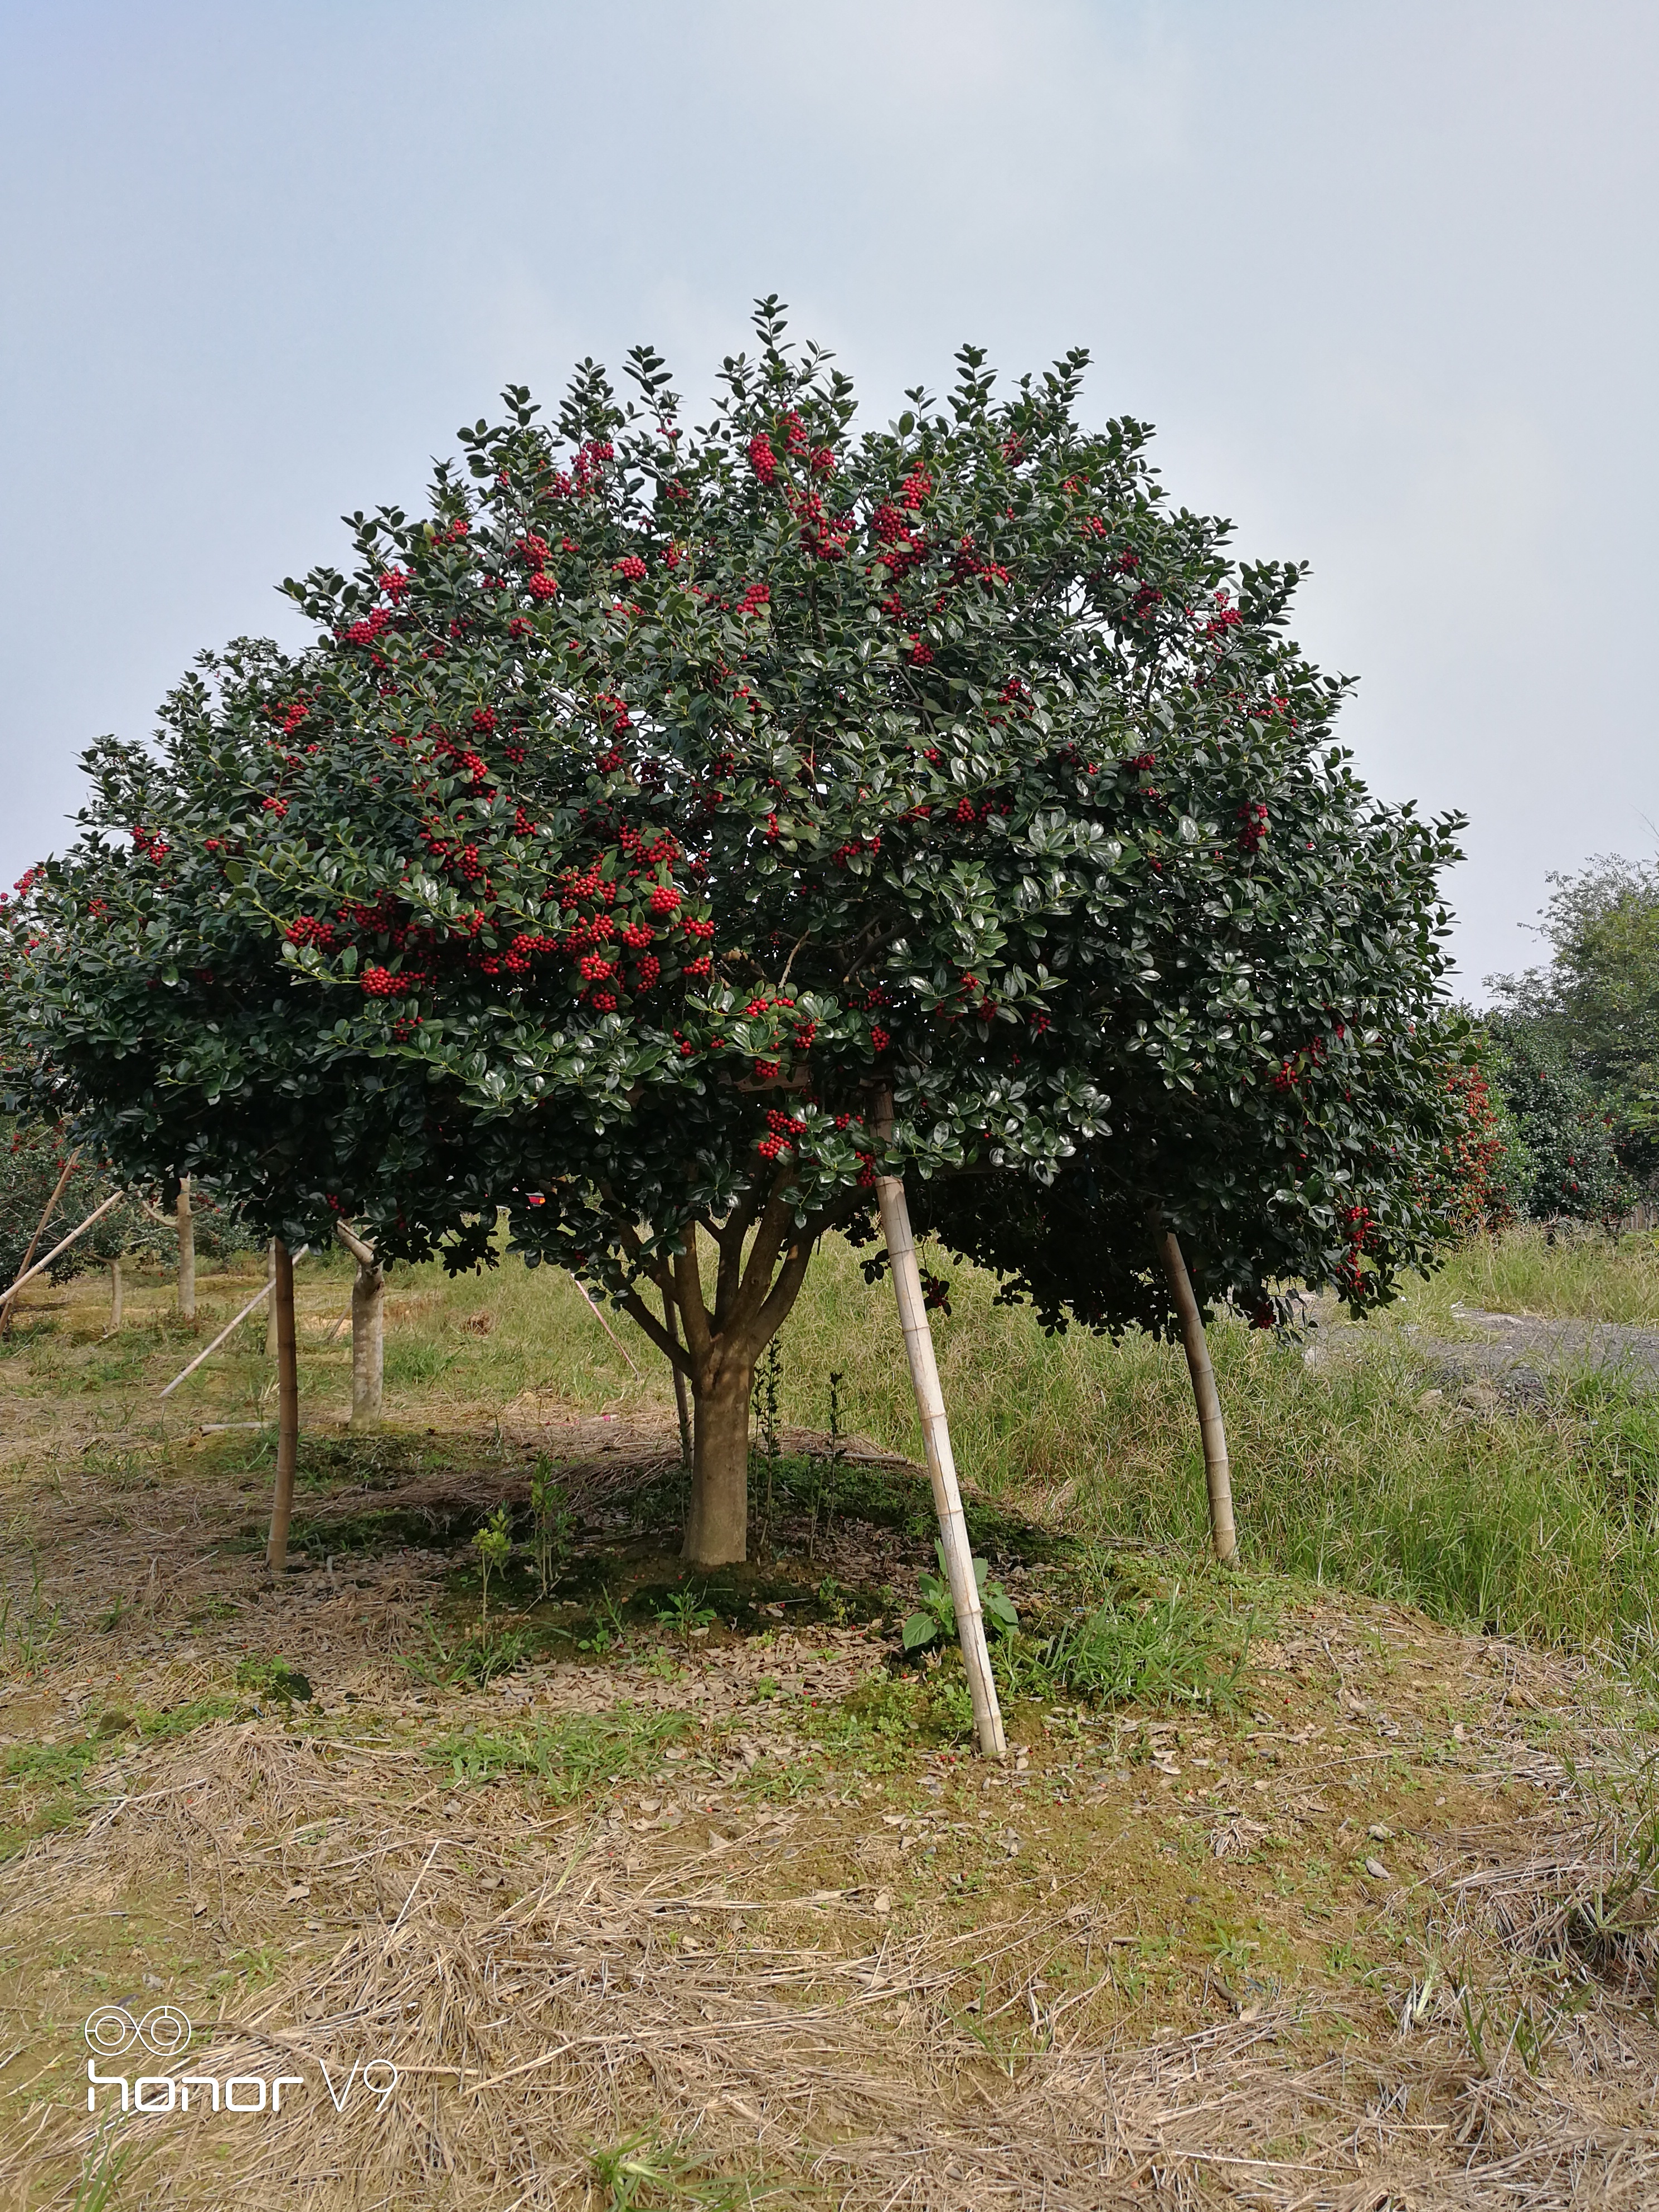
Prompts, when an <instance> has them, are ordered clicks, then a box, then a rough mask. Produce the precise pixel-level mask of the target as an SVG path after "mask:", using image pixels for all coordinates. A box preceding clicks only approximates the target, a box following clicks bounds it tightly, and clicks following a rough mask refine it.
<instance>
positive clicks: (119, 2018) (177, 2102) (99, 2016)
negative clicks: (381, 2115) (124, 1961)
mask: <svg viewBox="0 0 1659 2212" xmlns="http://www.w3.org/2000/svg"><path fill="white" fill-rule="evenodd" d="M193 2033H194V2031H193V2029H192V2028H191V2024H190V2022H189V2021H188V2020H187V2019H186V2018H185V2015H184V2014H183V2013H181V2012H180V2011H179V2008H178V2007H177V2006H176V2005H157V2006H156V2007H155V2008H154V2010H153V2011H150V2012H147V2013H146V2014H145V2015H144V2016H143V2019H142V2020H136V2019H135V2018H134V2017H133V2015H131V2013H130V2012H129V2011H128V2010H127V2008H126V2007H125V2005H100V2006H99V2007H98V2008H97V2010H96V2011H95V2012H93V2013H89V2014H88V2016H87V2022H86V2026H85V2027H84V2028H83V2029H82V2034H83V2035H84V2037H85V2039H86V2045H87V2048H88V2051H91V2052H92V2053H93V2054H94V2055H93V2056H92V2057H90V2058H88V2061H87V2110H88V2112H96V2111H97V2109H98V2093H99V2091H100V2089H115V2090H118V2091H119V2092H120V2097H121V2110H122V2111H123V2112H143V2113H145V2114H147V2115H149V2116H150V2117H151V2118H156V2117H159V2116H160V2115H161V2114H162V2113H165V2112H189V2110H190V2108H191V2106H190V2099H191V2091H192V2090H194V2091H195V2092H196V2101H197V2109H198V2110H199V2109H200V2107H201V2106H202V2104H203V2103H204V2101H205V2102H208V2103H210V2105H211V2106H212V2108H213V2110H214V2111H215V2112H219V2111H224V2112H281V2111H282V2109H283V2090H284V2089H303V2088H304V2087H306V2077H305V2075H303V2074H276V2075H264V2074H231V2075H226V2076H223V2077H221V2076H219V2075H213V2074H183V2075H181V2074H178V2073H167V2074H140V2075H137V2077H136V2078H134V2077H132V2076H131V2075H126V2074H100V2072H99V2071H98V2061H99V2060H100V2058H101V2059H103V2060H105V2061H106V2062H107V2061H108V2060H109V2059H112V2058H119V2057H123V2056H124V2055H125V2053H126V2052H127V2051H131V2050H133V2049H134V2047H135V2046H137V2048H138V2049H139V2050H141V2051H147V2052H149V2055H150V2056H151V2057H155V2058H163V2059H168V2058H170V2059H175V2060H176V2059H179V2058H182V2057H184V2056H185V2052H186V2051H188V2050H189V2049H190V2044H191V2035H192V2034H193ZM316 2064H317V2069H318V2071H319V2073H320V2074H321V2075H322V2077H323V2083H324V2086H325V2088H326V2089H327V2091H328V2093H329V2097H330V2099H331V2102H332V2104H333V2106H334V2109H335V2111H336V2112H344V2110H345V2108H346V2103H347V2100H348V2099H349V2097H350V2095H351V2092H352V2090H353V2088H354V2087H356V2086H357V2085H358V2084H359V2083H360V2082H361V2084H362V2087H363V2088H364V2089H366V2090H367V2091H368V2093H369V2095H370V2096H371V2097H374V2098H377V2099H378V2100H380V2106H381V2108H382V2109H383V2110H384V2108H385V2106H386V2099H387V2098H388V2097H389V2096H390V2095H391V2094H392V2091H393V2090H394V2089H395V2088H396V2087H397V2086H398V2069H397V2068H396V2067H395V2066H394V2065H393V2064H392V2061H391V2060H390V2059H389V2058H371V2059H370V2060H369V2062H368V2064H367V2065H364V2064H363V2063H362V2060H361V2059H359V2060H355V2061H354V2062H353V2064H352V2068H351V2071H350V2072H349V2074H348V2075H346V2077H345V2080H344V2081H343V2083H342V2084H341V2085H340V2087H338V2088H336V2087H335V2085H334V2078H333V2076H332V2075H331V2074H330V2072H329V2070H328V2069H327V2067H326V2066H325V2065H324V2064H323V2063H322V2061H321V2060H320V2059H319V2060H318V2061H317V2062H316ZM221 2100H222V2101H221Z"/></svg>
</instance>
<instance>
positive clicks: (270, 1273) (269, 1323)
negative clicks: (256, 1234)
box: [265, 1237, 276, 1359]
mask: <svg viewBox="0 0 1659 2212" xmlns="http://www.w3.org/2000/svg"><path fill="white" fill-rule="evenodd" d="M265 1290H266V1292H267V1294H268V1295H269V1297H270V1304H269V1305H268V1306H267V1307H266V1308H265V1358H267V1359H275V1358H276V1237H272V1238H271V1240H270V1244H269V1245H268V1246H267V1247H266V1249H265Z"/></svg>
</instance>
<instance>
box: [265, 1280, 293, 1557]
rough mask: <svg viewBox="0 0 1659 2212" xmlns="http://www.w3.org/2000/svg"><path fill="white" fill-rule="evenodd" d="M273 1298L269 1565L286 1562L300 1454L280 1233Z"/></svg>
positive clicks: (288, 1283)
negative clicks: (272, 1472)
mask: <svg viewBox="0 0 1659 2212" xmlns="http://www.w3.org/2000/svg"><path fill="white" fill-rule="evenodd" d="M270 1255H271V1262H272V1266H273V1268H274V1270H275V1273H274V1276H273V1279H272V1282H271V1291H270V1303H271V1308H272V1310H273V1312H274V1313H275V1315H276V1492H275V1494H274V1495H273V1497H272V1498H271V1504H270V1542H269V1544H267V1545H266V1547H265V1565H266V1566H267V1567H268V1568H269V1569H270V1572H271V1573H272V1574H273V1575H280V1574H282V1573H283V1572H284V1571H286V1569H287V1566H288V1524H289V1522H290V1521H291V1520H292V1519H293V1517H294V1468H295V1462H297V1460H298V1458H299V1455H300V1363H299V1358H298V1354H297V1352H296V1349H295V1334H294V1261H293V1257H292V1255H291V1254H290V1253H289V1249H288V1247H287V1245H286V1244H284V1243H283V1241H282V1239H281V1237H275V1238H273V1239H272V1241H271V1247H270Z"/></svg>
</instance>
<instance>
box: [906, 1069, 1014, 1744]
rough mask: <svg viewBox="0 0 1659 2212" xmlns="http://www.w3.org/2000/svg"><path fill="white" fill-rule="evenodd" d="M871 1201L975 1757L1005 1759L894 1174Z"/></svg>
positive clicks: (917, 1274) (946, 1430) (928, 1334)
mask: <svg viewBox="0 0 1659 2212" xmlns="http://www.w3.org/2000/svg"><path fill="white" fill-rule="evenodd" d="M876 1131H877V1133H878V1135H879V1136H882V1137H884V1138H885V1137H890V1136H891V1134H892V1131H893V1101H892V1097H891V1095H890V1094H884V1096H883V1097H880V1098H878V1101H877V1102H876ZM876 1201H877V1204H878V1206H879V1207H880V1209H881V1226H882V1232H883V1234H884V1236H885V1237H886V1239H887V1257H888V1260H889V1262H890V1265H891V1267H892V1270H893V1289H894V1291H895V1292H896V1296H897V1298H898V1310H899V1323H900V1326H901V1327H902V1329H903V1331H904V1349H905V1352H906V1355H907V1356H908V1359H909V1362H910V1381H911V1383H912V1385H913V1386H914V1388H915V1394H916V1411H917V1413H919V1414H920V1416H921V1440H922V1443H923V1445H924V1446H925V1448H926V1450H927V1478H928V1480H929V1481H930V1482H931V1483H932V1485H933V1507H934V1510H935V1511H936V1512H937V1513H938V1515H939V1537H940V1542H941V1546H942V1548H943V1550H944V1553H945V1572H946V1574H947V1575H948V1576H949V1577H950V1582H951V1603H952V1604H953V1605H954V1606H955V1607H956V1614H957V1635H958V1637H959V1638H961V1641H962V1661H963V1666H964V1667H965V1668H967V1670H968V1688H969V1692H970V1694H971V1696H972V1698H973V1700H974V1734H975V1740H976V1741H977V1742H978V1745H979V1748H980V1753H981V1756H982V1757H984V1758H986V1759H1006V1757H1007V1755H1008V1743H1007V1739H1006V1736H1005V1735H1004V1734H1003V1729H1002V1711H1001V1708H1000V1705H998V1703H997V1688H996V1684H995V1682H994V1680H992V1676H991V1654H990V1650H989V1647H988V1646H987V1644H986V1641H985V1615H984V1613H983V1612H982V1611H981V1607H980V1601H979V1584H978V1583H977V1581H976V1580H975V1576H974V1554H973V1547H972V1546H971V1545H970V1544H969V1541H968V1522H967V1520H966V1517H965V1516H964V1515H963V1510H962V1492H961V1490H960V1488H959V1487H958V1486H957V1466H956V1461H955V1459H954V1458H953V1457H952V1456H951V1431H950V1426H949V1424H948V1423H947V1421H946V1420H945V1395H944V1393H943V1391H941V1389H939V1367H938V1364H937V1363H936V1361H935V1360H934V1358H933V1331H932V1329H930V1328H929V1327H928V1325H927V1305H926V1304H925V1303H924V1301H923V1298H922V1295H921V1270H920V1268H919V1267H917V1265H916V1243H915V1237H913V1236H912V1235H911V1233H910V1209H909V1207H908V1206H907V1205H906V1203H905V1198H904V1185H903V1183H902V1182H901V1181H900V1180H899V1178H898V1177H897V1176H878V1177H877V1178H876Z"/></svg>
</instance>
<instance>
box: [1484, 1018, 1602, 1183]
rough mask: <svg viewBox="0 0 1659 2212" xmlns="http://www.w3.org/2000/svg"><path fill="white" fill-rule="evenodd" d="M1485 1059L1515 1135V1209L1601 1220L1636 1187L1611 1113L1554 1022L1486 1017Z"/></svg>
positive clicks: (1493, 1084)
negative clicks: (1575, 1061) (1487, 1041)
mask: <svg viewBox="0 0 1659 2212" xmlns="http://www.w3.org/2000/svg"><path fill="white" fill-rule="evenodd" d="M1486 1034H1487V1037H1488V1039H1489V1046H1488V1051H1487V1054H1486V1065H1487V1067H1488V1070H1489V1073H1490V1075H1491V1079H1492V1086H1493V1088H1494V1089H1495V1090H1497V1091H1498V1093H1499V1094H1500V1096H1501V1098H1502V1100H1503V1103H1504V1109H1505V1111H1506V1113H1507V1115H1508V1117H1509V1120H1510V1122H1511V1124H1512V1125H1513V1127H1514V1130H1515V1133H1516V1139H1518V1147H1519V1149H1518V1154H1517V1158H1516V1170H1517V1173H1516V1181H1517V1182H1518V1186H1519V1188H1518V1194H1517V1196H1518V1203H1517V1206H1516V1211H1517V1212H1519V1213H1521V1214H1522V1215H1523V1216H1524V1217H1525V1218H1527V1219H1528V1220H1533V1221H1554V1220H1559V1219H1562V1218H1567V1219H1570V1220H1577V1221H1595V1222H1601V1223H1602V1224H1604V1225H1612V1224H1613V1223H1614V1222H1616V1221H1617V1220H1618V1219H1619V1218H1620V1216H1621V1215H1623V1214H1625V1213H1626V1212H1629V1210H1630V1207H1631V1205H1632V1201H1633V1200H1634V1198H1635V1196H1636V1188H1635V1186H1634V1185H1633V1183H1632V1179H1631V1177H1630V1176H1628V1175H1627V1174H1626V1170H1625V1167H1624V1164H1623V1163H1622V1162H1621V1160H1620V1157H1619V1146H1618V1141H1617V1133H1616V1130H1615V1127H1614V1123H1613V1116H1612V1115H1611V1114H1610V1113H1609V1112H1608V1111H1607V1107H1606V1105H1605V1103H1603V1101H1602V1100H1601V1098H1600V1097H1598V1096H1597V1094H1596V1092H1595V1090H1594V1089H1593V1087H1592V1086H1591V1085H1590V1083H1589V1079H1587V1078H1586V1077H1585V1075H1584V1074H1583V1072H1582V1071H1581V1070H1580V1069H1579V1068H1578V1067H1577V1066H1575V1064H1574V1061H1573V1059H1572V1057H1571V1054H1570V1053H1569V1051H1568V1050H1567V1049H1566V1048H1565V1045H1564V1043H1563V1042H1562V1040H1561V1036H1560V1033H1559V1030H1558V1029H1556V1027H1555V1026H1554V1024H1553V1023H1548V1022H1541V1021H1539V1020H1537V1019H1534V1018H1532V1017H1531V1016H1530V1015H1529V1014H1528V1013H1526V1012H1509V1013H1498V1014H1492V1015H1489V1016H1488V1017H1487V1019H1486Z"/></svg>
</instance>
